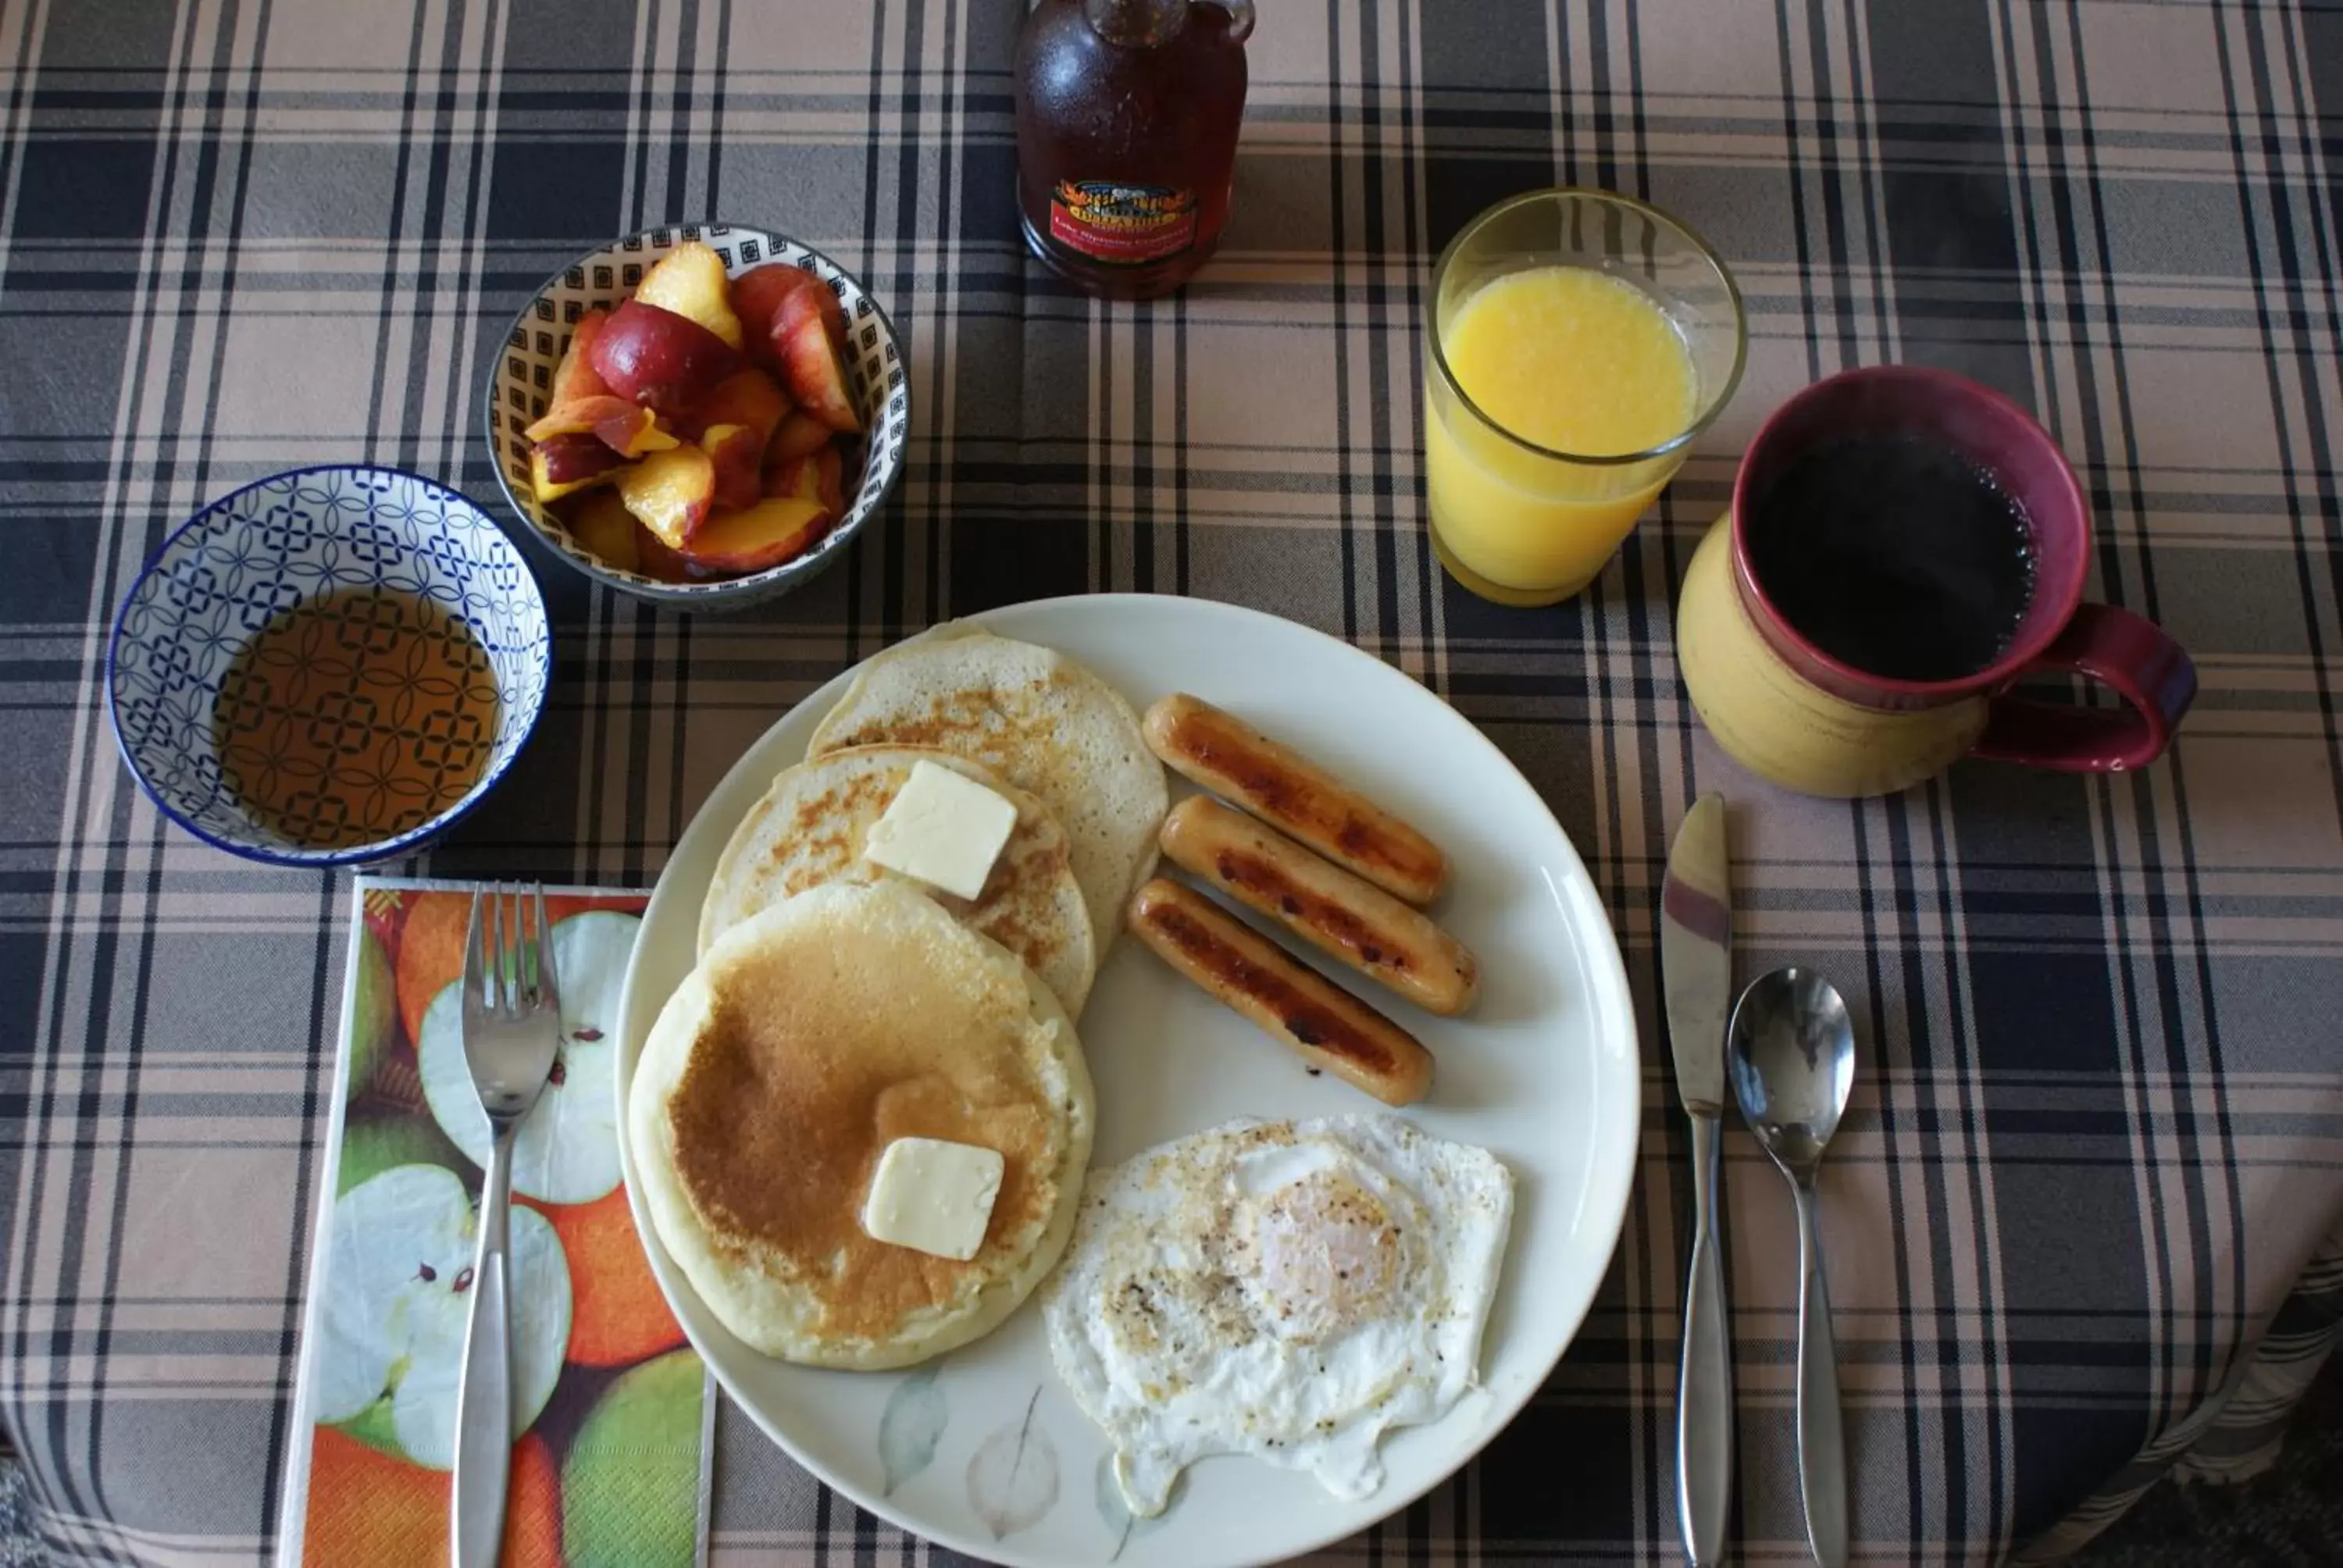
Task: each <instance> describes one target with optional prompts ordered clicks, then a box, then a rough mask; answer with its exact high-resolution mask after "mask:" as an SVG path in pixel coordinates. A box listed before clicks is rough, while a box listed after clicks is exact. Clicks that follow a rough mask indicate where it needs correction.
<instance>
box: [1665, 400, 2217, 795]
mask: <svg viewBox="0 0 2343 1568" xmlns="http://www.w3.org/2000/svg"><path fill="white" fill-rule="evenodd" d="M1881 436H1885V437H1901V436H1909V437H1919V438H1920V439H1921V440H1923V441H1925V442H1926V443H1928V444H1929V445H1930V446H1931V447H1942V448H1945V449H1947V450H1949V452H1951V453H1952V454H1954V455H1955V456H1956V457H1959V458H1961V459H1964V460H1965V461H1966V463H1968V464H1970V465H1973V466H1974V467H1975V468H1976V469H1978V470H1981V471H1982V472H1983V473H1984V474H1985V475H1987V476H1990V477H1991V478H1992V480H1993V481H1994V482H1995V483H1996V484H1997V486H1998V487H1999V489H2000V491H2001V493H2002V494H2004V495H2005V496H2006V497H2007V498H2009V500H2011V501H2013V502H2015V503H2016V507H2017V508H2018V509H2019V510H2020V511H2021V512H2022V514H2023V517H2024V519H2025V524H2026V529H2027V531H2028V532H2029V533H2030V535H2031V549H2032V556H2033V584H2032V588H2031V592H2030V595H2029V596H2028V597H2027V598H2026V601H2025V608H2023V610H2022V611H2021V612H2019V614H2018V616H2017V618H2016V628H2015V629H2014V630H2013V631H2012V632H2011V633H2010V635H2009V636H2008V638H2007V639H2006V642H2005V643H2004V644H2003V645H2002V647H2001V649H2000V651H1999V653H1998V654H1996V656H1995V657H1994V658H1993V659H1992V661H1991V662H1990V663H1987V664H1986V665H1984V666H1983V667H1982V668H1977V669H1976V670H1974V671H1971V672H1969V673H1966V674H1962V675H1959V676H1957V677H1956V678H1946V679H1930V680H1915V679H1904V678H1895V677H1891V676H1885V675H1880V674H1876V673H1874V672H1872V671H1869V670H1865V669H1861V668H1856V667H1855V665H1853V664H1850V663H1847V662H1846V661H1845V659H1843V658H1835V657H1834V656H1833V655H1831V654H1830V653H1828V652H1825V650H1824V649H1823V648H1821V647H1820V646H1818V645H1817V643H1816V642H1815V639H1814V638H1813V637H1811V636H1810V635H1808V633H1807V632H1805V631H1802V630H1801V629H1800V628H1798V627H1797V626H1796V625H1795V624H1793V623H1792V621H1791V620H1790V619H1789V618H1786V617H1785V615H1784V614H1783V613H1782V611H1781V609H1780V608H1779V607H1778V605H1777V604H1776V602H1775V598H1776V596H1775V595H1772V594H1769V593H1768V591H1767V587H1766V584H1765V580H1764V578H1763V577H1762V575H1761V574H1760V573H1759V571H1758V570H1757V569H1756V568H1755V566H1754V565H1753V551H1752V548H1751V542H1750V524H1751V519H1752V518H1754V517H1755V516H1756V515H1757V513H1756V508H1757V506H1758V504H1759V503H1760V501H1762V500H1763V499H1764V498H1765V497H1766V496H1767V495H1768V492H1769V491H1770V489H1771V487H1773V486H1774V485H1775V483H1776V482H1777V481H1778V480H1779V479H1780V478H1781V477H1782V476H1783V474H1784V473H1785V470H1786V469H1787V468H1788V467H1789V466H1790V465H1791V464H1793V463H1794V462H1795V461H1796V460H1797V459H1799V458H1800V457H1806V456H1809V455H1812V454H1815V453H1816V452H1817V451H1818V450H1819V449H1821V448H1823V447H1826V446H1828V445H1830V444H1832V443H1836V442H1842V441H1845V440H1846V439H1848V438H1850V437H1881ZM1776 526H1781V527H1795V526H1796V518H1795V516H1792V517H1788V518H1784V519H1783V520H1782V522H1781V523H1780V524H1778V525H1776ZM2090 535H2091V519H2090V514H2089V513H2088V511H2087V509H2086V508H2085V507H2084V503H2083V493H2082V488H2081V487H2080V486H2078V485H2077V483H2076V480H2075V475H2074V471H2073V470H2072V469H2070V468H2069V467H2067V466H2066V458H2065V457H2064V456H2063V455H2062V454H2061V453H2060V452H2059V450H2058V447H2057V444H2056V442H2055V441H2053V440H2052V439H2051V438H2050V436H2049V433H2048V432H2047V431H2046V430H2044V429H2043V428H2042V427H2041V426H2040V425H2038V424H2036V422H2035V421H2034V419H2033V418H2032V417H2030V416H2028V415H2027V414H2026V412H2025V410H2023V409H2021V408H2019V407H2017V406H2016V404H2014V403H2011V402H2010V401H2009V400H2008V399H2007V398H2005V397H2001V396H2000V395H1999V394H1998V393H1996V392H1993V391H1991V390H1989V389H1988V388H1986V387H1980V386H1978V385H1977V384H1976V382H1973V381H1970V380H1967V379H1966V378H1964V377H1959V376H1955V375H1952V374H1950V373H1949V372H1946V371H1941V370H1929V369H1922V368H1918V367H1909V366H1881V367H1874V368H1868V369H1861V370H1850V371H1846V372H1845V373H1843V374H1841V375H1837V376H1834V377H1830V378H1829V379H1827V380H1825V381H1819V382H1816V383H1815V385H1814V386H1812V387H1807V388H1806V389H1805V391H1803V392H1800V393H1799V394H1797V395H1796V396H1795V397H1792V398H1791V399H1790V400H1789V401H1788V402H1786V403H1785V404H1784V405H1783V406H1782V407H1780V408H1779V409H1778V410H1776V411H1775V414H1774V416H1773V417H1771V418H1770V419H1768V420H1767V421H1766V422H1765V426H1764V427H1762V428H1761V429H1760V430H1759V431H1758V433H1757V438H1756V439H1755V441H1754V442H1752V443H1751V445H1750V447H1749V450H1748V451H1747V453H1746V454H1745V455H1744V456H1743V457H1742V460H1741V467H1740V471H1739V473H1738V474H1737V475H1736V476H1735V480H1734V486H1733V508H1732V510H1731V511H1729V512H1727V513H1726V514H1725V517H1724V518H1720V519H1719V520H1718V521H1717V523H1716V525H1715V527H1714V528H1711V529H1710V530H1709V532H1708V536H1707V537H1706V538H1704V540H1703V541H1702V542H1701V545H1700V548H1699V549H1698V550H1697V551H1696V552H1695V553H1694V557H1693V560H1692V564H1691V566H1690V567H1689V568H1687V570H1686V572H1685V574H1684V587H1683V589H1682V592H1681V593H1680V595H1679V597H1678V600H1677V608H1676V652H1677V661H1678V666H1679V668H1681V669H1682V670H1683V673H1684V685H1685V687H1686V689H1688V690H1689V691H1690V693H1691V695H1692V700H1693V706H1694V708H1695V709H1697V710H1698V711H1699V713H1700V717H1701V721H1702V722H1703V723H1704V724H1705V725H1706V726H1707V727H1708V729H1709V731H1710V733H1711V734H1713V735H1714V736H1715V738H1716V741H1717V743H1718V744H1719V745H1720V746H1722V747H1724V749H1725V750H1726V751H1727V752H1729V753H1730V754H1731V755H1732V756H1733V757H1734V759H1735V760H1737V761H1739V762H1740V763H1741V764H1742V765H1743V766H1744V767H1745V768H1747V769H1749V770H1750V771H1751V772H1753V773H1755V774H1757V775H1759V776H1760V777H1762V778H1765V779H1770V780H1772V781H1773V782H1774V783H1776V784H1779V785H1782V786H1783V787H1785V789H1795V790H1799V791H1801V792H1803V793H1805V794H1809V795H1830V796H1840V797H1852V796H1859V795H1879V794H1886V793H1889V792H1891V791H1894V790H1897V789H1906V788H1907V787H1909V786H1911V785H1914V784H1917V783H1919V782H1921V781H1922V780H1924V779H1929V778H1932V777H1934V776H1935V775H1936V773H1938V772H1940V771H1942V770H1943V769H1945V768H1946V767H1947V766H1948V765H1950V764H1951V763H1952V762H1953V761H1954V760H1955V759H1957V758H1959V757H1962V756H1965V755H1966V756H1972V757H1979V758H1986V759H1993V760H1996V761H2003V762H2016V763H2021V764H2024V765H2026V766H2028V767H2033V768H2051V769H2063V770H2066V771H2072V772H2116V771H2120V770H2122V769H2130V768H2138V767H2141V766H2143V765H2145V764H2147V763H2148V762H2151V761H2154V760H2155V759H2156V758H2157V757H2158V756H2159V755H2161V754H2162V752H2163V750H2164V749H2165V746H2166V745H2167V743H2168V742H2169V741H2170V739H2171V738H2172V730H2173V727H2174V726H2175V725H2177V723H2179V721H2180V716H2181V715H2182V714H2183V713H2185V712H2187V709H2188V704H2189V702H2190V701H2191V700H2192V699H2194V698H2195V697H2196V695H2197V671H2196V668H2195V667H2194V666H2193V665H2191V664H2190V663H2189V661H2188V655H2187V653H2186V652H2185V651H2183V650H2182V648H2181V647H2180V645H2179V644H2178V643H2177V642H2175V641H2173V640H2172V638H2169V637H2167V636H2166V635H2165V634H2164V632H2163V631H2162V630H2161V629H2160V628H2157V626H2156V624H2155V623H2154V622H2152V621H2149V620H2147V619H2145V618H2141V617H2139V616H2137V615H2134V614H2132V613H2131V612H2130V611H2129V610H2125V609H2118V608H2115V607H2114V606H2112V605H2104V604H2086V603H2084V602H2083V579H2084V578H2085V576H2086V574H2087V568H2088V566H2089V559H2088V558H2089V550H2090ZM2043 673H2047V674H2066V675H2082V676H2085V677H2087V678H2090V679H2092V680H2094V681H2097V682H2098V683H2100V684H2102V685H2104V686H2106V687H2107V688H2108V689H2110V690H2112V691H2114V692H2115V694H2116V695H2117V697H2119V698H2121V699H2123V704H2124V705H2123V707H2121V708H2120V709H2112V708H2084V707H2078V706H2076V705H2074V704H2072V703H2061V702H2052V701H2044V700H2041V699H2036V698H2031V697H2021V696H2019V695H2017V694H2016V693H2015V692H2014V691H2012V690H2011V688H2012V687H2013V686H2014V685H2015V683H2016V681H2017V679H2018V678H2020V677H2021V676H2026V675H2032V674H2043Z"/></svg>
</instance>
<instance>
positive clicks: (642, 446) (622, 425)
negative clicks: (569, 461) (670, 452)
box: [594, 405, 682, 457]
mask: <svg viewBox="0 0 2343 1568" xmlns="http://www.w3.org/2000/svg"><path fill="white" fill-rule="evenodd" d="M625 407H626V411H625V412H624V413H620V414H613V415H611V416H610V417H608V418H605V419H599V420H597V421H596V422H595V425H594V438H595V439H596V440H598V441H599V442H601V443H602V444H603V445H604V446H606V447H609V448H610V450H612V451H613V452H616V453H618V456H620V457H647V456H649V454H651V453H653V452H664V451H666V450H667V449H668V448H669V447H677V446H680V445H681V444H682V443H681V442H679V441H678V440H677V439H676V438H675V435H674V433H673V432H671V431H669V430H667V429H665V428H663V427H661V426H660V424H659V415H658V414H657V413H656V412H655V411H653V410H651V409H649V408H640V407H633V406H631V405H627V406H625Z"/></svg>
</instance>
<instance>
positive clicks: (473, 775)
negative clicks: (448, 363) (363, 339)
mask: <svg viewBox="0 0 2343 1568" xmlns="http://www.w3.org/2000/svg"><path fill="white" fill-rule="evenodd" d="M551 678H552V638H551V630H550V627H549V626H548V619H547V616H546V609H545V600H544V598H543V597H542V596H541V595H540V594H539V592H538V586H537V579H536V578H534V577H533V576H532V575H530V572H529V569H528V563H527V562H526V561H525V560H524V559H523V558H522V557H521V555H520V552H519V550H518V548H517V547H516V546H515V545H514V544H513V542H512V541H511V540H510V539H509V538H506V537H505V534H504V531H503V530H502V529H501V528H498V526H497V525H496V523H495V522H494V521H493V520H492V519H490V518H489V517H488V514H487V513H485V512H483V511H481V510H480V509H479V508H478V507H476V506H474V505H473V504H472V503H471V502H470V501H469V500H468V499H467V498H465V497H463V496H462V495H460V494H458V493H457V492H456V491H453V490H450V489H448V488H447V487H444V486H441V485H438V484H437V483H435V482H433V481H431V480H429V479H426V478H423V477H419V476H417V475H413V474H407V473H403V472H401V471H399V470H397V469H392V468H375V467H358V466H347V467H343V466H337V467H326V468H304V469H297V470H295V471H294V472H292V473H288V474H279V475H276V476H274V477H270V478H266V479H263V480H260V481H259V482H258V483H256V484H253V485H249V486H246V487H245V488H244V489H241V490H238V491H236V492H235V493H234V494H233V495H230V496H227V497H225V498H222V499H220V500H218V501H216V502H214V503H213V504H212V505H211V506H208V507H206V508H204V509H203V510H202V511H200V512H198V513H196V516H195V517H194V518H190V519H189V520H188V521H187V522H186V524H184V525H182V526H181V527H180V528H178V529H177V530H176V532H174V533H173V534H172V535H171V536H170V537H169V538H166V539H165V540H164V542H163V545H162V548H159V549H158V550H156V553H155V555H154V556H153V558H151V559H149V560H148V562H147V563H146V568H145V570H143V571H142V572H141V573H140V574H139V576H138V578H137V580H136V582H134V583H133V584H132V585H131V588H130V591H129V592H128V593H127V594H126V595H125V596H124V598H123V601H122V608H121V612H120V614H119V615H118V616H117V617H116V620H115V628H114V639H113V642H112V644H111V645H110V648H109V650H108V656H107V661H106V696H107V702H108V707H109V709H110V710H111V713H112V717H113V719H114V732H115V739H116V743H117V744H118V745H119V746H120V748H121V750H122V758H123V760H124V761H125V762H126V764H127V765H128V767H129V769H130V772H131V776H132V777H133V778H134V779H136V780H137V782H138V785H139V787H140V788H141V789H144V790H145V791H146V794H147V796H148V797H149V798H150V799H153V800H154V802H155V804H156V806H157V807H158V808H159V809H161V810H162V812H163V814H164V815H165V816H166V817H168V818H169V819H171V820H173V821H175V822H176V823H178V824H179V826H181V827H182V828H185V829H186V830H187V831H189V832H191V833H193V834H195V835H196V837H197V838H199V839H203V840H204V841H205V842H206V843H209V844H211V845H214V846H215V847H216V848H219V849H226V850H229V851H231V852H232V853H235V854H238V855H244V856H247V857H249V858H251V859H259V860H268V861H274V862H277V863H279V864H289V865H338V864H344V863H347V862H354V861H360V860H371V859H383V858H385V857H387V856H391V855H397V854H402V853H406V852H408V851H411V850H414V849H419V848H421V847H422V846H423V845H424V844H425V843H426V842H427V841H428V840H429V839H432V838H434V837H436V836H437V835H438V834H439V833H440V832H442V831H444V830H445V829H447V828H448V827H450V826H452V825H453V824H454V823H455V822H456V821H457V820H458V819H460V818H461V817H462V816H464V814H465V813H466V812H468V810H470V809H472V808H473V807H474V806H475V805H477V804H478V802H479V801H480V800H481V799H483V798H485V797H486V795H487V793H488V790H490V789H493V788H494V787H495V786H496V784H497V783H498V780H499V779H502V778H503V777H504V775H505V773H506V772H507V770H508V769H509V768H510V767H511V766H512V764H513V761H514V760H515V759H516V758H517V757H518V755H519V752H520V749H521V748H522V747H523V745H525V744H526V743H527V741H528V737H529V735H530V733H531V732H532V731H533V730H534V729H535V728H536V725H537V720H538V715H539V714H540V713H541V712H542V711H543V709H544V706H545V698H546V692H547V689H548V686H549V684H550V682H551Z"/></svg>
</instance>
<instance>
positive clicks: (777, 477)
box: [764, 446, 846, 523]
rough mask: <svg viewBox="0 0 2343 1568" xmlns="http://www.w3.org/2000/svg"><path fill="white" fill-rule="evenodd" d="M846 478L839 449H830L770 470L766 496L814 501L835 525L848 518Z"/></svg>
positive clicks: (792, 460)
mask: <svg viewBox="0 0 2343 1568" xmlns="http://www.w3.org/2000/svg"><path fill="white" fill-rule="evenodd" d="M844 475H845V465H844V463H843V462H842V461H841V460H840V457H839V455H838V448H837V447H827V446H826V447H822V448H821V449H820V451H818V452H809V453H807V454H806V455H805V456H804V457H791V458H790V459H789V461H787V462H785V463H779V464H774V465H771V466H769V467H767V468H766V469H765V475H764V478H765V494H766V495H767V496H768V497H775V498H778V497H782V496H795V497H797V498H799V499H800V500H806V501H811V502H813V503H814V504H815V505H817V506H819V507H820V508H821V509H822V510H823V511H824V512H826V513H828V514H829V515H830V521H831V522H833V523H834V522H836V521H837V520H838V519H839V518H842V517H844V516H845V515H846V493H845V487H844V484H843V482H842V481H843V479H844Z"/></svg>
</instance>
